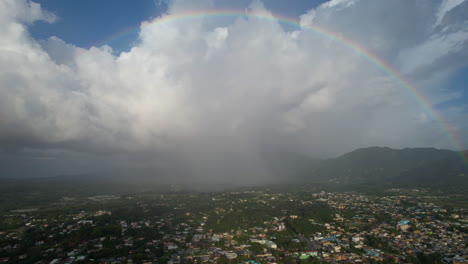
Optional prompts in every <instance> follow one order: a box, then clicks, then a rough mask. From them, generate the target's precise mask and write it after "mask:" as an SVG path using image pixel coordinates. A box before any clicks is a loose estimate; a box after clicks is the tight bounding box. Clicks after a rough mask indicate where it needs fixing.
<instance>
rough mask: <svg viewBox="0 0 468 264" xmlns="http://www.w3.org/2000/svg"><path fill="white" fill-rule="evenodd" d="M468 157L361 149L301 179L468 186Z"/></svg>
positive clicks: (426, 150) (303, 173) (437, 151)
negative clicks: (467, 160)
mask: <svg viewBox="0 0 468 264" xmlns="http://www.w3.org/2000/svg"><path fill="white" fill-rule="evenodd" d="M467 153H468V152H467V151H465V152H462V153H460V152H457V151H451V150H443V149H436V148H405V149H392V148H387V147H369V148H361V149H357V150H354V151H352V152H349V153H346V154H344V155H342V156H339V157H337V158H333V159H328V160H323V161H321V162H319V163H316V162H315V163H314V165H313V166H310V167H308V168H306V169H304V170H303V171H301V172H300V177H299V178H300V179H302V180H306V181H313V182H333V183H340V184H386V185H411V186H429V185H457V184H468V163H467V162H466V156H467V155H466V154H467ZM464 156H465V158H464Z"/></svg>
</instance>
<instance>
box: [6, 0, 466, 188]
mask: <svg viewBox="0 0 468 264" xmlns="http://www.w3.org/2000/svg"><path fill="white" fill-rule="evenodd" d="M446 2H450V1H446ZM446 2H444V3H443V5H438V4H436V3H428V2H421V1H406V0H405V1H383V0H382V1H375V0H373V1H367V0H361V1H358V0H354V1H349V0H340V1H330V2H327V3H325V4H323V5H321V6H319V7H317V8H315V9H314V10H310V11H309V12H307V13H306V14H304V15H303V16H302V17H301V19H302V22H301V23H303V24H311V23H312V24H317V25H320V26H322V27H325V28H327V29H330V30H333V31H336V32H339V33H340V34H343V35H344V36H346V37H348V38H350V39H353V40H354V41H356V42H358V43H361V44H362V45H363V46H366V47H368V48H369V50H371V51H372V52H374V53H376V54H377V55H379V56H380V57H382V58H384V59H386V60H387V61H388V62H389V64H390V65H394V67H395V68H398V70H400V71H402V72H403V73H404V74H406V75H407V76H408V78H412V76H413V75H414V73H415V72H422V73H423V75H424V76H430V75H431V73H432V72H434V71H437V70H439V69H440V67H443V68H444V69H449V70H450V71H455V70H457V69H458V68H459V67H461V66H462V65H463V63H462V62H463V60H462V59H460V58H458V59H457V57H458V55H459V54H466V50H467V46H466V43H467V42H466V41H467V38H468V35H466V34H465V33H466V27H464V26H463V25H465V24H466V23H467V21H466V18H465V17H460V16H456V11H457V9H460V8H463V10H466V5H464V4H463V3H459V4H458V5H454V4H452V3H446ZM213 5H214V3H213V2H212V1H203V2H198V1H197V3H194V2H192V1H182V0H176V1H172V2H171V3H170V4H169V8H168V13H167V14H164V15H163V16H171V15H173V16H176V15H177V14H179V13H180V12H186V11H189V10H204V9H207V8H210V7H212V6H213ZM0 10H3V11H0V12H2V13H0V18H1V19H2V22H3V23H2V25H1V26H0V31H1V33H2V36H3V37H2V38H1V39H0V69H1V71H0V95H1V96H0V127H2V129H1V130H0V146H1V147H3V148H6V147H8V148H9V149H35V150H37V151H50V150H52V149H64V150H66V151H70V152H80V153H85V154H86V153H94V154H89V155H90V157H91V156H92V155H96V154H98V155H102V154H106V155H110V156H112V155H118V156H119V157H120V158H118V159H117V158H116V160H120V159H121V157H122V155H123V156H124V157H138V158H135V159H132V162H134V164H133V165H134V166H140V165H141V167H145V166H146V167H148V168H153V167H155V166H156V167H158V168H162V167H171V168H175V167H179V168H182V169H181V170H183V171H185V172H190V174H193V175H195V176H194V177H196V178H200V179H215V178H217V177H219V178H221V179H223V180H225V181H234V182H235V181H238V180H241V179H242V180H245V181H247V180H250V181H257V182H258V181H263V180H267V179H269V177H271V171H270V170H269V168H268V166H267V161H265V159H264V157H263V156H262V152H263V151H264V149H265V147H266V146H269V147H271V146H273V149H275V148H276V149H278V150H279V149H288V150H293V151H295V152H300V153H304V154H306V155H308V156H315V157H325V156H330V155H337V154H341V153H343V152H345V151H350V150H352V149H354V148H358V147H364V146H370V145H387V146H392V147H406V146H410V147H411V146H436V147H445V148H453V147H454V146H453V145H452V142H450V140H449V139H448V137H447V135H445V134H444V132H443V130H441V129H440V125H439V124H438V123H437V122H436V121H434V120H433V119H431V118H430V116H429V114H430V113H427V112H425V111H424V108H423V107H421V105H420V104H419V103H418V102H417V100H416V99H415V98H414V97H413V96H412V95H411V93H410V92H409V91H408V90H406V89H405V88H403V87H401V85H400V84H399V83H397V82H395V80H394V78H392V77H391V76H388V75H386V74H384V73H382V72H381V71H380V70H379V69H378V68H376V67H375V65H373V64H371V63H369V62H368V61H367V60H366V59H364V58H363V57H362V56H359V55H358V54H356V53H355V52H353V50H352V49H350V48H349V47H347V46H346V45H344V44H343V43H337V42H335V41H332V40H331V39H328V38H326V37H323V36H321V35H318V34H315V33H314V32H311V31H309V30H306V29H297V30H296V31H293V32H291V31H288V30H285V29H284V28H283V27H282V25H280V24H278V22H275V21H273V20H265V19H260V18H256V17H253V16H251V17H238V18H236V19H234V20H233V21H232V22H230V23H228V24H226V21H225V20H223V21H222V23H221V21H220V19H219V18H216V17H204V18H199V19H180V20H171V21H168V22H165V23H157V22H156V21H146V22H143V23H142V25H141V28H140V33H139V39H138V41H137V42H136V44H135V45H134V46H133V47H132V48H131V49H130V50H129V51H127V52H123V53H121V54H118V55H115V54H113V52H112V49H111V48H110V47H107V46H104V47H100V48H97V47H91V48H89V49H84V48H80V47H76V46H74V45H73V44H69V43H65V42H64V41H62V40H61V39H59V38H57V37H51V38H49V39H48V40H35V39H33V38H32V37H31V36H30V35H29V33H28V30H27V25H28V24H30V23H33V22H34V21H36V20H46V21H49V22H52V21H53V18H54V17H55V16H54V15H51V14H49V13H47V12H45V11H43V10H42V9H41V8H40V6H39V5H38V4H35V3H33V2H29V1H26V0H5V1H2V2H1V3H0ZM249 10H250V11H249V12H254V13H255V12H262V13H265V12H269V11H268V10H266V9H265V7H264V6H263V4H262V3H261V2H259V1H255V2H254V3H253V4H252V5H251V6H250V9H249ZM441 10H442V11H441ZM450 16H453V17H454V18H453V19H449V17H450ZM455 16H456V18H455ZM434 23H435V24H438V26H437V27H434V26H433V25H434ZM442 25H443V26H442ZM435 47H437V49H436V50H434V49H435ZM395 58H396V59H395ZM443 61H444V64H440V65H441V66H440V67H433V66H429V64H430V65H434V64H437V63H438V62H440V63H442V62H443ZM465 61H466V60H465ZM442 65H443V66H442ZM447 65H448V66H447ZM451 66H453V67H451ZM431 67H432V68H431ZM419 79H423V80H424V81H425V82H428V81H429V82H431V80H430V78H429V80H428V78H415V79H414V82H415V83H416V84H418V82H419ZM430 87H431V88H427V89H425V90H422V91H421V92H422V93H424V94H428V96H427V97H428V98H430V96H429V95H430V94H435V93H436V92H440V91H439V90H437V89H436V88H435V86H434V87H432V86H430ZM421 89H423V88H421ZM450 111H455V110H453V109H452V110H450ZM460 111H463V110H458V112H456V113H454V112H450V114H451V116H453V117H455V116H457V118H454V119H453V120H451V125H452V126H453V128H454V130H456V131H458V132H459V133H462V132H463V131H464V130H463V129H466V127H465V128H463V127H457V123H460V122H461V123H463V121H462V116H463V112H460ZM460 129H462V131H461V132H460ZM465 134H467V133H465ZM464 140H466V139H464ZM85 154H83V155H85ZM80 157H81V156H80ZM143 157H145V158H143ZM83 159H85V158H83ZM90 159H91V158H90ZM110 159H111V160H112V158H110ZM109 163H112V164H116V163H118V162H110V161H109ZM138 164H140V165H138ZM154 164H157V165H154ZM127 165H128V164H126V166H127ZM92 166H97V165H95V164H94V163H93V165H92ZM99 166H105V165H102V164H101V165H99ZM113 166H114V165H113ZM128 166H129V165H128ZM252 175H255V177H252Z"/></svg>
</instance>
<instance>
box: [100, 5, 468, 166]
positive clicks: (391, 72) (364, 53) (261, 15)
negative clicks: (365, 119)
mask: <svg viewBox="0 0 468 264" xmlns="http://www.w3.org/2000/svg"><path fill="white" fill-rule="evenodd" d="M205 17H221V18H222V17H224V18H226V17H231V18H257V19H263V20H270V21H275V22H277V23H280V24H283V25H289V26H292V27H293V28H298V29H301V30H302V29H305V30H309V31H312V32H314V33H315V34H318V35H320V36H323V37H324V38H327V39H329V40H332V41H335V42H337V43H340V44H341V45H343V46H344V47H346V48H349V49H350V50H352V51H353V52H355V53H356V54H357V55H359V56H360V57H362V58H364V59H365V60H367V61H368V62H370V63H371V64H373V65H374V66H376V67H377V68H378V69H379V70H380V71H381V72H382V73H384V74H386V75H387V76H389V77H390V78H391V79H392V80H393V81H395V83H397V84H398V85H399V86H401V87H403V88H404V89H406V90H407V91H408V92H409V94H411V95H412V96H413V97H414V98H415V99H416V101H417V102H418V103H419V105H420V106H421V108H422V110H423V111H424V112H425V113H426V114H427V115H428V116H429V117H430V118H431V119H432V120H434V121H436V122H437V123H438V124H439V125H440V128H441V129H442V131H443V132H444V133H445V134H446V135H447V137H448V139H449V141H450V142H451V144H452V146H453V147H454V148H455V149H456V150H458V151H459V152H460V156H461V157H462V159H463V160H464V161H465V162H466V164H467V165H468V156H465V155H463V153H462V151H463V147H464V146H463V144H462V142H461V140H459V139H458V137H457V135H456V134H455V133H454V132H452V131H451V129H450V126H449V125H448V123H447V122H446V121H445V120H444V119H443V118H442V116H441V115H440V114H439V113H438V112H437V111H435V110H434V109H432V107H431V104H430V103H429V101H428V100H427V99H426V98H425V97H424V95H423V94H422V93H421V92H420V91H419V90H418V89H417V87H416V86H415V85H413V84H411V82H410V81H409V80H407V79H406V78H405V77H404V76H403V75H402V74H401V73H400V72H399V71H398V70H396V69H393V68H392V67H391V66H390V65H389V64H387V63H386V62H385V61H384V60H383V59H381V58H379V57H378V56H377V55H375V54H373V53H372V52H371V51H369V50H368V49H366V48H365V47H364V46H362V45H360V44H359V43H357V42H355V41H353V40H351V39H349V38H346V37H345V36H343V35H341V34H340V33H337V32H333V31H330V30H328V29H326V28H323V27H320V26H318V25H302V24H300V22H299V21H298V20H297V19H295V18H288V17H285V16H282V15H278V14H273V13H271V12H269V11H268V12H267V11H261V12H258V11H250V10H220V9H214V10H202V11H191V12H182V13H177V14H164V15H162V16H160V17H158V18H156V19H154V20H152V21H151V22H147V23H145V24H142V25H141V26H142V27H145V26H148V25H153V24H163V23H170V22H173V21H180V20H193V19H200V18H205ZM139 30H140V25H138V26H134V27H130V28H126V29H125V30H123V31H120V32H117V33H116V34H113V35H112V36H110V37H109V38H107V39H105V40H104V41H101V42H100V43H99V44H98V45H95V46H102V45H105V44H106V43H109V42H111V41H115V40H117V39H119V38H122V37H124V36H126V35H129V34H131V33H135V32H138V31H139Z"/></svg>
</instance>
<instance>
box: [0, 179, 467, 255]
mask: <svg viewBox="0 0 468 264" xmlns="http://www.w3.org/2000/svg"><path fill="white" fill-rule="evenodd" d="M453 197H455V196H449V195H448V194H444V193H435V192H432V191H431V190H427V189H387V190H385V192H383V193H381V194H380V195H371V194H365V193H361V192H355V191H343V192H328V191H298V192H291V191H274V190H269V189H268V188H265V189H261V190H239V191H225V192H184V191H179V192H153V191H145V192H141V193H137V194H131V195H100V196H92V197H86V198H73V197H62V198H61V199H60V200H59V201H56V202H55V203H54V204H52V205H51V207H50V209H48V210H43V209H41V210H37V208H23V209H17V210H10V211H8V212H3V213H2V215H1V224H2V225H1V230H0V263H56V264H57V263H168V264H178V263H181V264H182V263H250V264H253V263H468V262H467V261H468V249H467V248H468V234H467V231H468V212H467V208H466V206H465V205H464V204H457V203H450V202H447V201H451V199H452V198H453ZM458 200H461V201H466V197H461V199H458ZM444 201H445V202H444Z"/></svg>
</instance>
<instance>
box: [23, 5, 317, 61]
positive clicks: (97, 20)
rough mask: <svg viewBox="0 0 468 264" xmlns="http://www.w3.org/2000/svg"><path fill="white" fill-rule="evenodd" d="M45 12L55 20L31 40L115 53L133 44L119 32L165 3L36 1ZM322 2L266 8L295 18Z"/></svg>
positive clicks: (37, 27) (35, 30)
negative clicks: (54, 38) (104, 48)
mask: <svg viewBox="0 0 468 264" xmlns="http://www.w3.org/2000/svg"><path fill="white" fill-rule="evenodd" d="M35 2H37V3H40V4H41V6H42V7H43V8H44V9H45V10H49V11H51V12H53V13H54V14H55V15H56V16H57V17H58V20H57V21H55V22H54V23H52V24H49V23H45V22H37V23H35V24H34V25H33V26H32V27H31V34H32V35H33V36H34V37H35V38H39V39H45V38H48V37H50V36H57V37H59V38H61V39H63V40H64V41H66V42H68V43H72V44H74V45H76V46H79V47H84V48H88V47H90V46H96V45H102V44H106V45H109V46H111V47H112V48H113V49H114V50H115V51H116V52H119V51H126V50H128V48H129V47H130V46H131V45H132V43H133V42H134V41H135V40H136V38H137V35H138V31H136V30H133V31H130V32H129V33H127V34H125V35H124V36H120V37H119V38H116V39H114V38H113V36H115V35H116V34H117V35H118V33H119V32H124V31H129V29H134V28H137V27H138V26H139V25H140V23H141V22H142V21H146V20H149V19H151V18H155V17H157V16H159V15H161V13H164V12H165V11H166V9H167V3H166V1H158V0H138V1H128V0H99V1H96V0H79V1H75V0H36V1H35ZM322 2H324V1H323V0H309V1H307V0H290V1H284V0H267V1H264V2H263V3H264V4H265V6H266V8H268V9H269V10H272V11H273V12H274V13H278V14H281V15H284V16H288V17H298V16H299V15H302V14H304V13H305V12H307V11H308V10H310V9H311V8H314V7H316V6H317V5H319V4H320V3H322ZM250 3H251V0H236V1H232V0H222V1H217V2H216V6H218V7H220V8H221V7H222V8H227V9H243V8H245V7H247V6H248V5H249V4H250Z"/></svg>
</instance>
